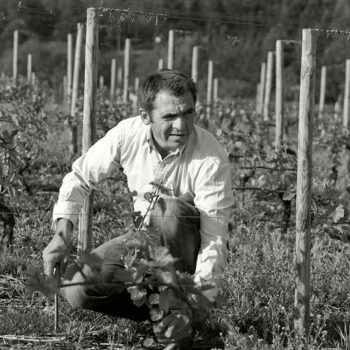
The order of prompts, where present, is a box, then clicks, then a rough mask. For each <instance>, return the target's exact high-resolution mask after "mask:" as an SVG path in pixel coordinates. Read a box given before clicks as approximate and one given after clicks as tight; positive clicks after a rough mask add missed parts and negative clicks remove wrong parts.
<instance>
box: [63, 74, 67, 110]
mask: <svg viewBox="0 0 350 350" xmlns="http://www.w3.org/2000/svg"><path fill="white" fill-rule="evenodd" d="M62 90H63V91H62V93H63V96H62V103H63V106H66V105H67V76H66V75H64V76H63V89H62Z"/></svg>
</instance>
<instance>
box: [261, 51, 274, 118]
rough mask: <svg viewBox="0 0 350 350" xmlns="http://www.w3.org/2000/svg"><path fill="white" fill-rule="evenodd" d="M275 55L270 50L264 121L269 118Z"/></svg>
mask: <svg viewBox="0 0 350 350" xmlns="http://www.w3.org/2000/svg"><path fill="white" fill-rule="evenodd" d="M273 56H274V52H273V51H269V52H268V54H267V67H266V85H265V96H264V110H263V112H264V121H268V120H269V117H270V115H269V112H270V100H271V88H272V76H273Z"/></svg>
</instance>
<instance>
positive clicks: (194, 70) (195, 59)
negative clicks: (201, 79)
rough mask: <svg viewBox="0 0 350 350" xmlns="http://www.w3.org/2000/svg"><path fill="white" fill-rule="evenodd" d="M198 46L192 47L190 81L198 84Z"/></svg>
mask: <svg viewBox="0 0 350 350" xmlns="http://www.w3.org/2000/svg"><path fill="white" fill-rule="evenodd" d="M198 51H199V48H198V46H193V49H192V73H191V76H192V79H193V81H194V82H195V83H198Z"/></svg>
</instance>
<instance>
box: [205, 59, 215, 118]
mask: <svg viewBox="0 0 350 350" xmlns="http://www.w3.org/2000/svg"><path fill="white" fill-rule="evenodd" d="M213 66H214V65H213V61H212V60H209V61H208V83H207V119H208V120H209V119H210V117H211V107H212V98H213V70H214V68H213Z"/></svg>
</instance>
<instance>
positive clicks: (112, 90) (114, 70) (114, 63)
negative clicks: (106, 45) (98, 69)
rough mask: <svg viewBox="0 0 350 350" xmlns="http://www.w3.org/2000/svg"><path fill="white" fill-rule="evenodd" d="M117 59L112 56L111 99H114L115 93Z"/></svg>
mask: <svg viewBox="0 0 350 350" xmlns="http://www.w3.org/2000/svg"><path fill="white" fill-rule="evenodd" d="M116 66H117V60H116V59H115V58H112V62H111V89H110V99H111V101H113V100H114V95H115V72H116Z"/></svg>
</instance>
